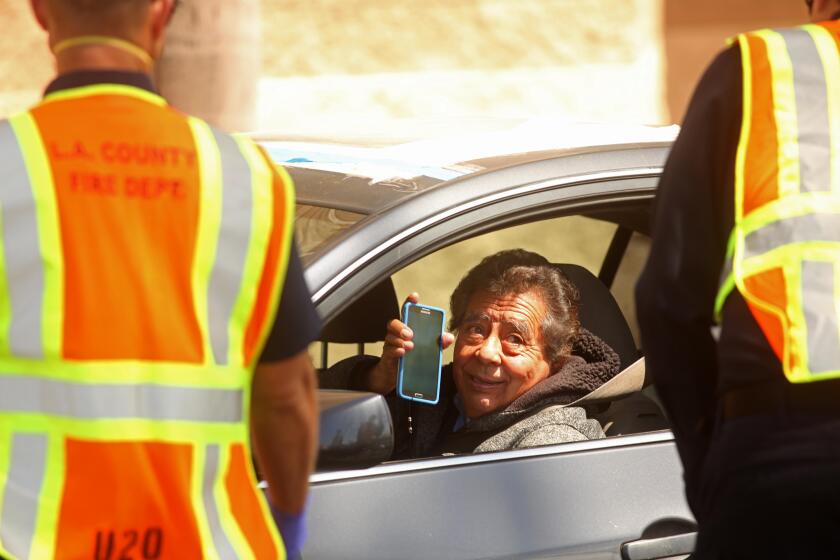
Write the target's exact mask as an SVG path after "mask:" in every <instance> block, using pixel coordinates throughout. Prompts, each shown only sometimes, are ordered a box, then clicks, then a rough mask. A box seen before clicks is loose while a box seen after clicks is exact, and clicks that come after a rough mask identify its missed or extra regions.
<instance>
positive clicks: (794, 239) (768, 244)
mask: <svg viewBox="0 0 840 560" xmlns="http://www.w3.org/2000/svg"><path fill="white" fill-rule="evenodd" d="M808 241H827V242H832V243H840V216H838V215H837V214H829V213H826V214H805V215H803V216H794V217H793V218H783V219H780V220H776V221H775V222H771V223H769V224H767V225H766V226H764V227H761V228H759V229H757V230H755V231H752V232H750V233H749V234H748V235H747V237H746V239H745V240H744V258H745V259H748V258H750V257H755V256H758V255H761V254H764V253H767V252H768V251H772V250H773V249H775V248H777V247H781V246H782V245H787V244H788V243H805V242H808Z"/></svg>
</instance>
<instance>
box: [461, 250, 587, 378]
mask: <svg viewBox="0 0 840 560" xmlns="http://www.w3.org/2000/svg"><path fill="white" fill-rule="evenodd" d="M476 292H487V293H489V294H490V295H493V296H499V297H501V296H506V295H511V294H515V295H519V294H524V293H527V292H536V293H538V294H539V295H540V296H541V297H542V299H543V303H544V304H545V307H546V315H545V317H544V318H543V321H542V325H541V327H542V340H543V354H544V355H545V358H546V360H547V361H548V362H549V363H550V364H551V366H552V372H554V371H556V369H557V368H559V367H560V366H561V365H562V364H563V362H564V361H565V360H566V358H568V356H569V354H570V353H571V351H572V343H573V342H574V339H575V337H577V334H578V332H579V331H580V320H579V319H578V299H579V295H578V291H577V288H575V286H574V284H572V283H571V282H570V281H569V279H568V278H566V275H565V274H563V273H562V272H561V271H560V269H559V268H557V267H555V266H553V265H552V264H551V263H549V262H548V260H547V259H546V258H545V257H543V256H541V255H538V254H537V253H532V252H530V251H525V250H524V249H510V250H507V251H499V252H498V253H495V254H493V255H490V256H488V257H485V258H484V259H483V260H482V261H481V262H480V263H478V265H476V266H475V267H473V268H472V269H471V270H470V271H469V272H467V274H466V275H465V276H464V277H463V278H462V279H461V281H460V282H459V283H458V287H456V288H455V291H454V292H452V298H451V299H450V305H449V307H450V309H451V311H452V316H451V318H450V320H449V330H451V331H452V332H456V333H457V332H458V329H459V327H460V326H461V323H462V322H463V320H464V315H465V314H466V311H467V305H468V304H469V301H470V298H471V297H472V296H473V294H475V293H476Z"/></svg>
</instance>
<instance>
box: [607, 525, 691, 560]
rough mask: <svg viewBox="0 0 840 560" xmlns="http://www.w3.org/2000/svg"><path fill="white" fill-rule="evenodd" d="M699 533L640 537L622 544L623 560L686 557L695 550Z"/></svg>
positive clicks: (656, 559) (655, 559)
mask: <svg viewBox="0 0 840 560" xmlns="http://www.w3.org/2000/svg"><path fill="white" fill-rule="evenodd" d="M696 541H697V533H696V532H691V533H682V534H680V535H671V536H668V537H657V538H651V539H644V538H643V539H639V540H636V541H630V542H626V543H624V544H622V545H621V558H622V560H658V559H662V560H664V559H672V558H673V559H675V560H676V558H684V557H686V556H688V555H689V554H691V553H692V552H694V544H695V543H696Z"/></svg>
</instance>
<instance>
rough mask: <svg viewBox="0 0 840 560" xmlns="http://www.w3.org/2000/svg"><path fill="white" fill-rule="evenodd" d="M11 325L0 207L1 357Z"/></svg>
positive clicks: (5, 354) (4, 351)
mask: <svg viewBox="0 0 840 560" xmlns="http://www.w3.org/2000/svg"><path fill="white" fill-rule="evenodd" d="M11 323H12V309H11V305H10V303H9V285H8V284H7V282H6V256H5V252H4V251H3V206H2V205H0V356H8V355H9V328H10V327H11ZM0 472H2V471H0ZM0 499H2V497H0ZM2 550H3V545H2V543H0V551H2Z"/></svg>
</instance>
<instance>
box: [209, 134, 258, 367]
mask: <svg viewBox="0 0 840 560" xmlns="http://www.w3.org/2000/svg"><path fill="white" fill-rule="evenodd" d="M213 135H214V136H215V138H216V143H217V145H218V146H219V151H220V153H221V158H222V219H221V224H220V227H219V238H218V244H217V247H216V261H215V262H214V263H213V270H212V272H211V273H210V285H209V287H208V293H207V319H208V322H209V329H210V346H211V347H212V348H213V356H214V357H215V359H216V363H217V364H227V363H228V344H229V339H228V324H229V322H230V319H231V314H232V312H233V306H234V305H235V304H236V299H237V297H238V295H239V291H240V288H241V286H242V273H243V271H244V270H245V258H246V256H247V254H248V245H249V243H250V240H251V208H252V206H251V205H252V196H253V195H252V193H251V167H250V166H249V165H248V162H247V160H246V159H245V157H244V156H243V155H242V152H241V151H240V150H239V146H238V145H237V144H236V141H235V140H234V139H233V138H231V137H230V136H228V135H226V134H220V133H218V132H216V131H215V130H213Z"/></svg>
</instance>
